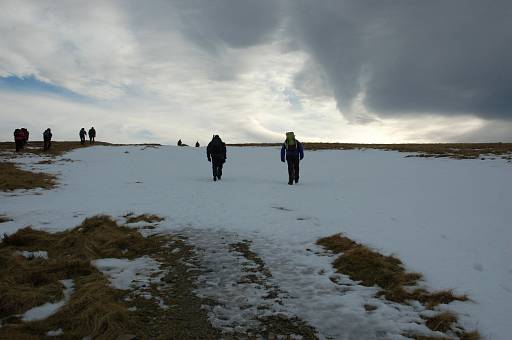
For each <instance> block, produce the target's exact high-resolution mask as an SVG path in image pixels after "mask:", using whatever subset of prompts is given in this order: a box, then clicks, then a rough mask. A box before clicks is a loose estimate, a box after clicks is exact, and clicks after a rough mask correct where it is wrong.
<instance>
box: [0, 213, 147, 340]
mask: <svg viewBox="0 0 512 340" xmlns="http://www.w3.org/2000/svg"><path fill="white" fill-rule="evenodd" d="M150 242H151V241H150V240H148V239H145V238H144V237H142V236H141V235H140V234H139V233H138V232H137V231H136V230H133V229H131V228H127V227H122V226H119V225H117V224H116V222H115V221H113V220H112V219H111V218H109V217H107V216H96V217H93V218H88V219H86V220H84V222H83V223H82V224H81V225H80V226H78V227H76V228H74V229H71V230H69V231H64V232H60V233H55V234H50V233H47V232H44V231H37V230H34V229H31V228H24V229H21V230H19V231H18V232H16V233H15V234H12V235H9V236H7V235H4V237H3V240H2V243H0V319H4V318H7V317H12V316H13V315H16V314H20V313H23V312H25V311H26V310H28V309H30V308H33V307H35V306H38V305H41V304H43V303H45V302H53V301H57V300H59V299H61V298H62V288H63V287H62V284H61V283H60V282H59V280H63V279H70V278H72V279H74V282H75V286H76V291H75V293H74V294H73V295H72V297H71V299H70V301H69V302H68V303H67V304H66V306H65V307H63V308H62V309H61V310H59V311H58V312H57V313H56V314H54V315H53V316H51V317H50V318H48V319H47V320H44V322H43V321H36V322H29V323H20V322H19V320H17V319H14V320H12V322H10V323H8V324H7V325H4V327H2V328H0V337H5V336H7V337H8V338H11V339H24V338H27V337H28V338H30V337H31V336H33V337H35V338H37V336H42V335H44V334H45V332H47V331H48V330H51V329H57V328H63V329H65V330H66V337H67V338H81V337H84V336H88V335H90V336H92V337H93V338H95V339H96V338H98V339H111V338H115V337H116V336H117V335H119V334H123V333H124V332H126V330H127V329H130V328H131V327H133V325H132V324H131V323H130V322H128V321H129V320H128V319H129V317H128V313H129V312H128V311H127V308H126V306H125V305H124V303H123V301H122V300H121V295H122V294H121V293H120V292H119V291H116V290H114V289H112V288H110V286H109V285H108V281H107V280H106V278H105V277H104V276H103V275H102V274H101V273H99V272H98V271H97V270H96V269H95V268H94V267H92V266H91V260H93V259H97V258H104V257H118V258H122V257H128V258H131V257H135V256H137V255H138V254H141V253H142V252H143V251H144V250H145V249H146V248H147V247H148V243H150ZM19 250H29V251H34V250H44V251H47V252H48V255H49V259H42V258H25V257H22V256H20V255H17V251H19Z"/></svg>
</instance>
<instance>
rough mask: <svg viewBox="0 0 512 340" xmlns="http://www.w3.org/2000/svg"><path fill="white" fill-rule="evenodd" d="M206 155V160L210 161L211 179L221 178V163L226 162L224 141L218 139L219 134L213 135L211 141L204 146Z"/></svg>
mask: <svg viewBox="0 0 512 340" xmlns="http://www.w3.org/2000/svg"><path fill="white" fill-rule="evenodd" d="M206 157H207V158H208V162H212V170H213V180H214V181H217V179H219V180H220V179H221V177H222V165H223V164H224V163H225V162H226V158H227V157H226V143H224V142H223V141H222V139H220V137H219V135H214V136H213V138H212V140H211V142H210V143H208V146H207V147H206Z"/></svg>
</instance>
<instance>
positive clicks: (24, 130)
mask: <svg viewBox="0 0 512 340" xmlns="http://www.w3.org/2000/svg"><path fill="white" fill-rule="evenodd" d="M21 132H22V133H23V146H25V145H27V143H28V137H29V135H30V133H29V132H28V130H27V129H26V128H21Z"/></svg>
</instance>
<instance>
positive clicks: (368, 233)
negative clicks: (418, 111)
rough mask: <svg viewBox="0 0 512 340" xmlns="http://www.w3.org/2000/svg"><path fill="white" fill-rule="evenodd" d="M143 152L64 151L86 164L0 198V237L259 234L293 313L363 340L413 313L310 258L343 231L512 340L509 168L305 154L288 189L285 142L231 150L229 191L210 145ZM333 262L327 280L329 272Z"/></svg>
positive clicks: (496, 335) (375, 154)
mask: <svg viewBox="0 0 512 340" xmlns="http://www.w3.org/2000/svg"><path fill="white" fill-rule="evenodd" d="M141 149H142V148H141V147H96V148H88V149H82V150H78V151H75V152H72V153H69V154H66V155H65V156H64V157H62V158H71V159H74V160H77V161H76V162H58V163H56V164H49V165H37V167H38V168H40V169H42V170H45V171H49V172H59V173H60V174H61V176H60V182H61V183H62V186H60V187H59V188H57V189H56V190H53V191H49V192H43V193H42V195H33V194H30V193H19V194H17V196H14V197H12V194H8V193H0V213H4V214H6V215H8V216H10V217H12V218H14V221H13V222H7V223H3V224H1V225H0V232H14V231H15V230H16V229H18V228H21V227H23V226H26V225H29V224H30V225H33V226H34V227H37V228H50V227H51V229H52V230H58V229H63V228H68V227H72V226H75V225H77V224H79V223H80V222H81V221H82V220H83V218H84V217H86V216H90V215H94V214H98V213H107V214H110V215H112V216H121V215H123V214H125V213H127V212H129V211H134V212H137V213H146V212H148V213H156V214H159V215H162V216H165V217H167V220H166V223H165V227H166V228H168V229H169V230H182V229H183V228H187V227H192V228H193V229H194V230H200V229H205V234H208V233H215V231H223V232H226V233H227V234H229V233H232V235H235V236H233V237H238V238H240V239H242V238H247V239H250V240H252V241H253V243H252V247H253V250H254V251H255V252H256V253H258V254H259V256H261V258H262V259H263V261H264V262H265V263H266V265H267V266H268V268H269V270H270V271H271V272H272V275H273V276H272V280H275V281H276V282H277V283H278V284H279V287H280V288H281V289H282V290H283V291H287V292H289V294H292V295H294V296H297V297H299V298H296V299H288V302H287V305H286V308H287V310H288V311H292V312H293V313H295V314H296V315H299V316H301V317H302V318H303V319H305V320H307V321H308V322H309V323H310V324H311V325H313V326H315V327H317V328H318V329H319V330H320V332H321V333H322V334H325V335H330V334H332V335H333V336H335V337H336V336H337V334H339V333H336V332H337V331H336V329H337V327H338V326H339V325H340V321H339V319H340V318H339V315H343V316H344V319H343V320H348V321H349V320H351V321H350V322H348V321H347V323H346V325H351V326H352V327H354V331H355V332H357V331H361V330H362V329H368V330H370V332H371V334H383V333H382V332H385V331H387V332H389V334H396V332H397V330H398V329H403V327H407V320H411V318H413V317H411V316H410V315H408V312H409V311H406V310H403V311H395V312H394V313H391V312H387V313H384V310H385V308H387V307H386V306H380V307H379V308H380V309H382V311H383V312H382V313H380V312H377V313H374V314H368V313H366V311H365V310H364V309H363V307H362V305H363V304H364V303H368V301H369V299H372V298H371V297H370V295H371V292H365V291H362V290H358V289H354V288H353V287H352V288H350V289H351V290H348V291H347V293H346V294H338V295H336V294H335V292H336V291H338V290H339V289H344V288H343V287H341V288H340V287H338V286H337V285H335V284H334V283H332V281H331V280H329V270H330V269H329V268H330V267H329V262H330V259H329V258H328V257H325V256H313V255H310V253H311V252H308V251H307V250H306V249H307V248H310V249H311V248H312V247H313V243H314V241H315V240H316V239H318V238H320V237H323V236H328V235H331V234H334V233H337V232H344V233H346V234H347V235H348V236H349V237H351V238H353V239H354V240H356V241H358V242H361V243H365V244H367V245H370V246H373V247H375V248H377V249H378V250H380V251H381V252H382V253H385V254H390V253H394V254H396V255H397V256H398V257H400V258H401V259H402V260H403V262H404V263H405V264H406V266H407V267H408V268H409V269H410V270H412V271H419V272H422V273H424V274H425V277H426V280H427V284H428V285H429V286H430V287H431V288H433V289H443V288H456V292H458V293H467V294H468V295H469V296H470V297H471V298H473V299H474V300H475V301H476V303H458V304H457V303H454V304H452V305H450V307H451V308H454V309H456V310H457V311H458V312H460V313H462V315H461V320H462V322H463V325H464V326H466V327H467V328H468V329H472V328H474V327H477V328H478V329H479V330H480V332H481V333H482V334H483V335H484V336H485V337H487V338H489V339H507V338H508V335H509V327H510V326H509V324H510V321H511V318H510V306H511V305H512V284H511V283H510V282H512V266H511V264H510V261H509V259H510V258H512V244H511V243H512V241H511V240H512V229H511V228H510V214H509V212H508V209H509V206H510V202H511V201H512V180H511V179H512V178H511V177H512V167H511V166H510V164H507V163H505V162H504V161H501V160H495V161H492V160H486V161H479V160H465V161H460V160H459V161H456V160H449V159H419V158H403V156H404V155H403V154H399V153H396V152H382V151H318V152H308V153H306V158H305V160H304V162H303V163H302V169H301V170H302V175H301V180H302V182H301V183H300V185H298V186H293V187H289V186H288V185H286V169H285V166H283V165H282V164H281V163H280V162H279V159H278V157H279V151H278V150H277V149H274V148H264V149H261V148H230V149H229V150H228V163H227V164H226V167H225V176H224V178H223V180H222V182H220V183H213V182H212V181H211V175H210V168H209V163H208V162H207V161H206V157H205V155H204V149H203V148H200V149H192V148H176V147H161V148H159V149H151V148H149V149H146V150H141ZM20 161H23V162H27V163H31V162H33V160H32V161H31V160H28V159H27V160H20ZM197 241H198V242H199V241H200V240H197ZM322 268H324V269H325V271H326V273H325V274H324V275H319V274H318V272H317V271H316V270H320V269H322ZM297 273H300V275H299V276H297V275H296V274H297ZM297 277H300V280H298V279H297ZM370 290H371V289H370ZM374 300H375V299H374ZM371 302H372V303H378V301H371ZM333 315H335V316H336V317H333ZM402 320H405V321H406V322H405V324H402V323H401V322H402ZM399 321H400V322H399ZM404 325H405V326H404ZM344 334H351V333H350V329H347V328H345V333H344ZM364 336H366V335H364ZM354 337H356V336H355V335H354ZM369 338H371V337H369Z"/></svg>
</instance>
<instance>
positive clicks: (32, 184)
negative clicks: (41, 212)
mask: <svg viewBox="0 0 512 340" xmlns="http://www.w3.org/2000/svg"><path fill="white" fill-rule="evenodd" d="M55 180H56V176H54V175H50V174H45V173H39V172H31V171H26V170H21V169H20V168H18V167H16V165H14V164H13V163H9V162H0V191H12V190H16V189H35V188H43V189H51V188H53V187H54V186H55V184H56V181H55Z"/></svg>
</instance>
